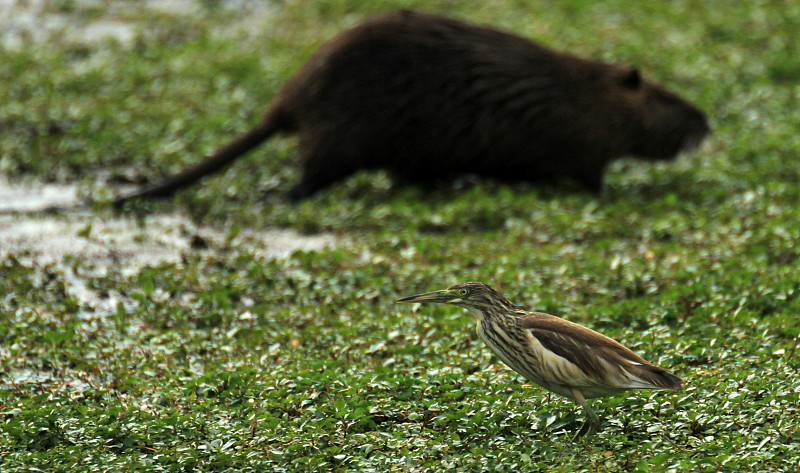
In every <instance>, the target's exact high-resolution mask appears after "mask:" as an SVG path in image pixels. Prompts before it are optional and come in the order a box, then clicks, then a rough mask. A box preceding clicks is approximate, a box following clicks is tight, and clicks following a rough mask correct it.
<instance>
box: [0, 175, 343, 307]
mask: <svg viewBox="0 0 800 473" xmlns="http://www.w3.org/2000/svg"><path fill="white" fill-rule="evenodd" d="M76 194H77V191H76V188H75V187H72V186H68V185H47V184H40V185H35V186H14V185H10V184H8V183H7V182H2V181H0V211H1V212H0V213H2V214H0V258H5V257H6V256H7V255H9V254H13V255H14V256H15V257H16V258H17V259H19V260H21V261H29V262H33V263H36V264H56V265H58V266H59V267H60V268H61V269H62V271H63V273H64V280H65V281H66V283H67V287H68V290H69V292H70V293H71V295H73V296H74V297H76V298H77V299H78V300H79V301H80V302H81V303H82V304H84V305H86V306H88V307H91V308H92V309H93V312H94V313H95V314H107V313H110V312H111V311H113V310H115V308H116V306H117V303H118V302H123V303H125V302H126V301H123V300H120V299H118V298H115V297H113V295H112V296H108V295H105V296H103V297H99V296H98V295H97V294H95V293H94V292H93V291H91V290H90V289H89V288H88V287H87V286H86V284H85V280H84V279H83V277H81V276H80V275H77V274H75V273H74V271H73V270H72V269H71V267H70V265H66V264H64V265H62V264H60V263H62V262H63V261H64V260H65V257H67V256H71V257H76V258H79V259H81V260H83V261H87V262H89V263H90V266H91V267H92V268H93V269H92V273H93V274H94V275H104V274H107V273H109V272H116V273H118V274H121V275H123V276H124V275H130V274H135V273H136V272H138V271H139V270H141V268H143V267H145V266H152V265H158V264H162V263H171V262H179V261H180V259H181V255H183V254H185V253H187V252H193V251H198V250H194V249H193V248H192V244H193V242H198V241H201V242H203V245H204V246H206V247H208V248H209V251H213V249H214V248H219V247H221V246H223V245H225V246H227V247H233V249H234V250H236V249H237V248H239V249H242V250H247V251H251V252H253V253H255V254H257V255H259V256H262V257H264V258H285V257H288V256H289V255H291V254H292V253H293V252H294V251H297V250H305V251H313V250H320V249H324V248H327V247H331V246H333V245H334V243H335V242H337V239H336V237H334V236H333V235H324V234H323V235H314V236H306V235H300V234H298V233H296V232H294V231H291V230H285V229H266V230H243V231H241V232H240V233H239V235H238V236H237V237H236V239H235V240H234V241H233V242H226V238H227V235H228V232H227V229H224V228H223V229H220V228H215V227H210V226H198V225H195V224H194V223H192V222H191V221H190V220H189V219H187V218H186V217H184V216H182V215H177V214H167V215H163V214H162V215H153V216H149V217H147V218H146V220H145V221H144V222H143V224H142V222H137V221H136V220H134V219H131V218H125V217H113V216H107V215H103V216H100V215H95V214H92V213H91V212H89V211H67V212H62V213H60V214H56V215H46V214H31V213H29V212H34V211H36V210H41V209H44V208H47V207H49V206H53V205H69V204H72V203H75V202H76V201H77V199H76V197H75V196H76ZM199 251H203V250H199Z"/></svg>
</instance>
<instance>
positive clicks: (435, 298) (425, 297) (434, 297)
mask: <svg viewBox="0 0 800 473" xmlns="http://www.w3.org/2000/svg"><path fill="white" fill-rule="evenodd" d="M458 297H459V296H458V294H457V293H456V291H451V290H449V289H443V290H441V291H433V292H426V293H425V294H417V295H416V296H408V297H404V298H402V299H398V300H397V302H450V301H452V300H453V299H458Z"/></svg>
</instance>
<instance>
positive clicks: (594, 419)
mask: <svg viewBox="0 0 800 473" xmlns="http://www.w3.org/2000/svg"><path fill="white" fill-rule="evenodd" d="M570 394H571V395H572V399H573V400H574V401H575V402H577V403H578V404H580V405H581V407H582V408H583V411H584V412H585V413H586V421H584V423H583V425H582V426H581V429H580V430H579V431H578V433H577V434H575V438H574V439H573V440H576V439H577V438H578V437H581V436H583V435H588V436H591V435H594V433H595V432H597V429H598V428H599V427H600V417H598V415H597V414H596V413H595V412H594V410H593V409H592V407H591V406H590V405H589V403H588V402H586V399H585V398H584V397H583V394H581V392H580V391H578V390H577V389H570Z"/></svg>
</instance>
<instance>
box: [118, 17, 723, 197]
mask: <svg viewBox="0 0 800 473" xmlns="http://www.w3.org/2000/svg"><path fill="white" fill-rule="evenodd" d="M277 132H285V133H298V134H299V135H300V161H301V163H302V178H301V180H300V182H299V183H298V184H297V185H295V186H294V188H292V190H291V191H290V192H289V197H290V198H291V199H292V200H293V201H298V200H301V199H304V198H306V197H308V196H310V195H312V194H313V193H315V192H317V191H318V190H320V189H322V188H324V187H326V186H328V185H329V184H331V183H334V182H336V181H339V180H341V179H343V178H345V177H347V176H349V175H351V174H353V173H354V172H356V171H358V170H361V169H385V170H387V171H389V172H390V174H392V175H394V176H395V177H398V178H400V179H402V180H405V181H412V182H420V181H428V180H431V179H436V178H444V177H449V176H454V175H459V174H465V173H468V174H477V175H483V176H491V177H495V178H499V179H510V180H527V181H545V182H552V181H555V180H557V179H559V178H562V177H566V178H571V179H573V180H575V181H577V182H579V183H581V184H583V185H585V186H586V187H587V188H589V189H592V190H600V188H601V186H602V181H603V173H604V170H605V168H606V166H607V165H608V163H609V162H611V161H612V160H614V159H616V158H619V157H622V156H635V157H639V158H645V159H652V160H662V159H671V158H673V157H675V155H677V154H678V153H679V152H680V151H683V150H688V149H691V148H693V147H695V146H697V145H698V144H699V143H700V142H701V141H702V140H703V138H704V137H705V136H706V135H707V134H708V133H709V127H708V123H707V121H706V117H705V115H704V114H703V112H702V111H700V110H698V109H697V108H696V107H694V106H693V105H691V104H690V103H688V102H686V101H685V100H683V99H681V98H680V97H678V96H677V95H675V94H672V93H670V92H668V91H667V90H665V89H664V88H662V87H661V86H660V85H658V84H656V83H654V82H651V81H649V80H647V79H645V78H643V77H641V76H640V74H639V72H638V71H637V70H636V69H634V68H630V67H621V66H616V65H611V64H605V63H601V62H596V61H591V60H586V59H581V58H578V57H576V56H572V55H569V54H564V53H559V52H555V51H552V50H550V49H547V48H545V47H542V46H539V45H537V44H536V43H533V42H531V41H529V40H527V39H525V38H521V37H518V36H514V35H511V34H508V33H503V32H500V31H496V30H493V29H489V28H485V27H480V26H474V25H470V24H467V23H464V22H462V21H459V20H455V19H451V18H446V17H443V16H436V15H430V14H425V13H419V12H413V11H407V10H402V11H396V12H392V13H387V14H383V15H379V16H376V17H373V18H370V19H368V20H366V21H364V22H362V23H360V24H359V25H357V26H355V27H353V28H351V29H349V30H347V31H344V32H343V33H341V34H339V35H338V36H336V37H335V38H334V39H333V40H331V41H330V42H329V43H328V44H327V45H325V46H323V47H322V48H321V49H320V51H318V52H317V53H316V54H315V55H314V56H313V57H312V58H311V59H310V60H309V61H308V62H307V63H306V64H305V65H304V66H303V67H302V68H301V69H300V71H299V72H298V73H297V74H296V75H295V76H294V77H293V78H292V79H291V80H290V81H289V82H288V83H287V84H286V85H285V86H284V87H283V88H282V89H281V90H280V92H279V93H278V94H277V97H276V98H275V99H274V101H273V103H272V106H271V107H270V109H269V111H268V112H267V114H266V116H265V117H264V119H263V120H262V121H261V122H260V123H259V124H257V125H256V126H255V127H254V128H252V129H251V130H250V131H248V132H247V133H245V134H244V135H242V136H241V137H239V138H237V139H236V140H234V141H233V142H232V143H230V144H228V145H227V146H225V147H223V148H222V149H220V150H219V151H218V152H217V153H216V154H215V155H213V156H211V157H210V158H208V159H207V160H205V161H204V162H202V163H200V164H199V165H198V166H196V167H193V168H190V169H188V170H186V171H184V172H182V173H180V174H177V175H175V176H173V177H171V178H167V179H166V180H164V181H163V182H161V183H158V184H156V185H154V186H151V187H146V188H143V189H142V190H140V191H138V192H134V193H132V194H130V195H125V196H121V197H119V198H117V199H116V200H115V201H114V204H115V205H116V206H120V205H121V204H123V203H124V202H126V201H128V200H130V199H132V198H138V197H158V196H168V195H170V194H172V193H173V192H175V191H176V190H178V189H180V188H182V187H184V186H187V185H189V184H191V183H193V182H195V181H197V180H198V179H200V178H201V177H203V176H205V175H208V174H211V173H213V172H216V171H218V170H219V169H221V168H222V167H224V166H225V165H227V164H229V163H231V162H232V161H233V160H235V159H237V158H239V157H241V156H242V155H244V154H245V153H246V152H247V151H249V150H251V149H253V148H254V147H256V146H258V145H259V144H260V143H262V142H263V141H265V140H266V139H267V138H269V137H271V136H272V135H273V134H275V133H277Z"/></svg>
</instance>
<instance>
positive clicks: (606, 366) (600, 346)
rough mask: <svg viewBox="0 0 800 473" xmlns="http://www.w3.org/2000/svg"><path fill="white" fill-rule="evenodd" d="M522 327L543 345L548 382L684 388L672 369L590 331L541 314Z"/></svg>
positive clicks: (572, 384)
mask: <svg viewBox="0 0 800 473" xmlns="http://www.w3.org/2000/svg"><path fill="white" fill-rule="evenodd" d="M521 326H522V328H523V329H525V330H527V332H528V334H529V335H530V336H531V337H532V339H533V340H531V343H533V344H534V345H536V344H538V345H540V346H541V349H542V358H543V361H545V364H546V365H548V366H551V367H552V369H551V370H543V372H542V373H541V374H542V375H543V379H544V380H545V381H547V382H551V383H560V384H566V385H569V386H591V385H603V386H606V387H609V388H612V387H614V388H618V389H630V388H656V389H658V388H662V389H679V388H680V379H679V378H677V377H676V376H674V375H672V374H671V373H669V371H668V370H665V369H663V368H659V367H657V366H653V365H652V364H650V363H648V362H647V361H645V360H644V359H642V358H641V357H640V356H638V355H637V354H635V353H633V352H632V351H630V350H629V349H627V348H625V347H624V346H622V345H621V344H620V343H618V342H616V341H615V340H612V339H611V338H608V337H606V336H605V335H602V334H600V333H597V332H595V331H594V330H591V329H589V328H586V327H583V326H581V325H578V324H575V323H572V322H569V321H567V320H564V319H561V318H559V317H555V316H553V315H549V314H541V313H533V314H531V315H530V316H528V317H525V318H524V319H522V324H521Z"/></svg>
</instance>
